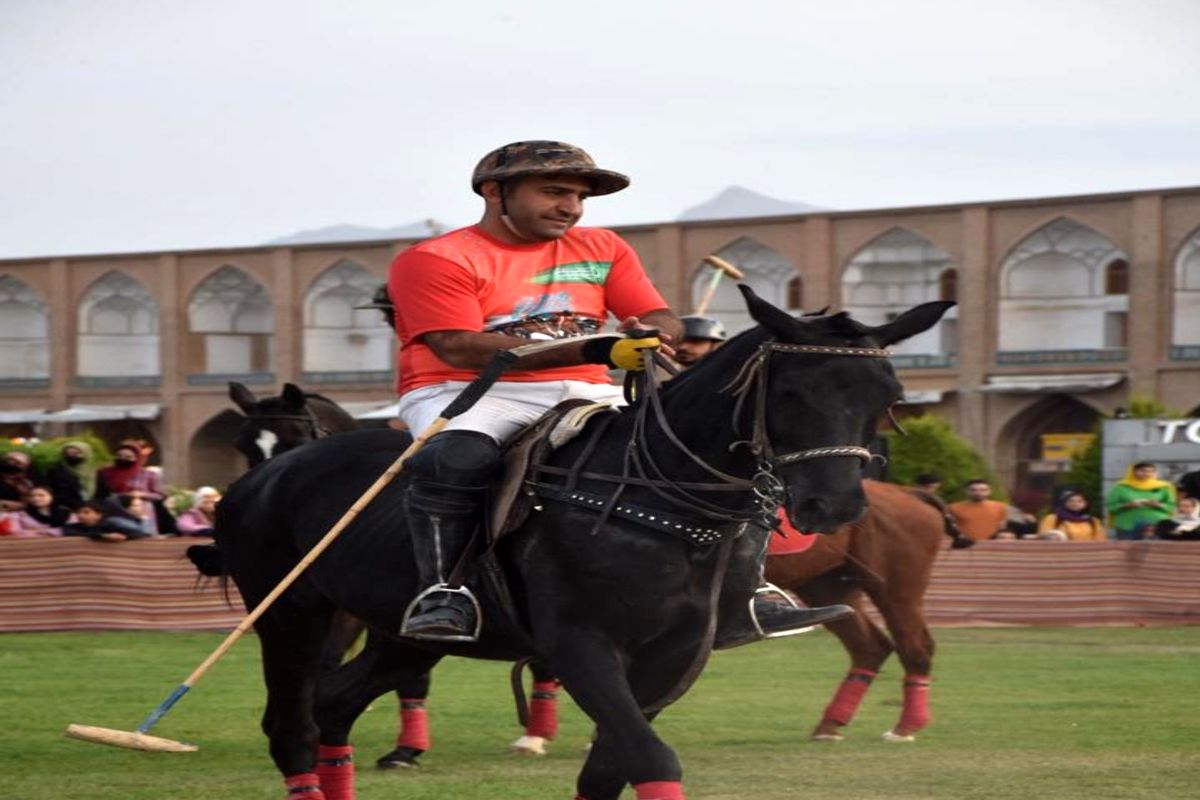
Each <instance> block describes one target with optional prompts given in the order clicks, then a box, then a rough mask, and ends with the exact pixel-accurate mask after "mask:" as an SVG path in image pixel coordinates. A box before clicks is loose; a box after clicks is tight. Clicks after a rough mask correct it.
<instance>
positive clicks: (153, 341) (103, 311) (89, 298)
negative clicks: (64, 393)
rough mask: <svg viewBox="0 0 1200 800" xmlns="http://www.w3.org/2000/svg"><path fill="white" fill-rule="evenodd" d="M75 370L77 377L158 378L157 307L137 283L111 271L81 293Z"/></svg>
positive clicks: (159, 370) (148, 293) (139, 283)
mask: <svg viewBox="0 0 1200 800" xmlns="http://www.w3.org/2000/svg"><path fill="white" fill-rule="evenodd" d="M77 371H78V374H79V375H80V376H81V377H137V376H155V375H159V374H160V372H161V367H160V362H159V335H158V303H156V302H155V301H154V298H153V297H151V296H150V292H148V291H146V287H145V286H143V285H142V284H141V282H140V281H137V280H134V279H133V278H131V277H129V276H128V275H126V274H125V273H123V272H110V273H108V274H107V275H105V276H104V277H102V278H101V279H100V280H98V281H96V282H95V283H93V284H92V285H91V287H90V288H89V289H88V290H87V293H86V294H84V296H83V299H82V300H81V301H80V303H79V368H78V370H77Z"/></svg>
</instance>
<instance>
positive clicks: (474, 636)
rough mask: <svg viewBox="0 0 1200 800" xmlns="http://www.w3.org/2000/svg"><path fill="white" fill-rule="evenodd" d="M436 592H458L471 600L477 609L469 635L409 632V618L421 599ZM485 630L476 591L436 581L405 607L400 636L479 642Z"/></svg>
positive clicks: (434, 640)
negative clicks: (429, 634) (435, 634)
mask: <svg viewBox="0 0 1200 800" xmlns="http://www.w3.org/2000/svg"><path fill="white" fill-rule="evenodd" d="M434 594H458V595H463V596H465V597H466V598H467V599H468V600H470V601H471V606H472V607H473V608H474V610H475V630H474V631H472V632H471V633H469V634H467V635H457V636H455V635H450V636H427V635H424V634H420V633H415V634H408V633H405V631H407V630H408V623H409V620H411V619H412V616H413V613H414V612H415V611H416V610H417V606H418V605H420V603H421V601H422V600H424V599H425V598H427V597H429V596H430V595H434ZM482 631H483V608H482V607H481V606H480V605H479V599H478V598H476V597H475V593H474V592H472V591H471V590H470V589H468V588H467V587H466V586H451V585H450V584H448V583H435V584H434V585H433V586H430V587H429V588H428V589H426V590H425V591H423V592H421V593H420V594H418V595H417V596H416V597H414V598H413V599H412V602H411V603H409V604H408V607H407V608H406V609H404V617H403V618H402V619H401V620H400V634H399V635H400V636H406V637H408V638H410V639H419V640H424V641H431V642H478V641H479V634H480V633H481V632H482Z"/></svg>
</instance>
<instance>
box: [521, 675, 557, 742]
mask: <svg viewBox="0 0 1200 800" xmlns="http://www.w3.org/2000/svg"><path fill="white" fill-rule="evenodd" d="M556 733H558V681H534V682H533V697H532V699H531V700H530V701H529V724H528V725H527V726H525V735H526V736H540V737H542V738H543V739H553V738H554V735H555V734H556Z"/></svg>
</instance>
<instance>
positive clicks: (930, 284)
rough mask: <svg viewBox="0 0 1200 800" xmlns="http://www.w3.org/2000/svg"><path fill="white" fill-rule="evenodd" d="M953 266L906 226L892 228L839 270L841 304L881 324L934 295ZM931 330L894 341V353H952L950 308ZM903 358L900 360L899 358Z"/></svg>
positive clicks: (859, 316)
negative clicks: (945, 316) (840, 271)
mask: <svg viewBox="0 0 1200 800" xmlns="http://www.w3.org/2000/svg"><path fill="white" fill-rule="evenodd" d="M947 271H953V266H952V262H951V260H950V256H949V255H948V254H947V253H946V251H944V250H942V249H941V248H940V247H938V246H937V245H935V244H934V243H933V242H931V241H930V240H929V239H927V238H925V237H924V236H922V235H921V234H919V233H915V232H913V231H911V230H909V229H908V228H899V227H897V228H891V229H889V230H887V231H885V232H883V233H881V234H879V235H878V236H876V237H875V238H874V239H871V240H870V241H869V242H867V243H866V244H865V245H863V246H862V247H861V248H860V249H859V250H858V252H856V253H855V254H854V255H853V256H851V258H850V260H849V261H847V262H846V265H845V267H844V268H843V269H842V304H843V306H844V307H845V309H846V310H847V311H849V312H850V313H851V314H852V315H854V317H855V319H858V320H859V321H860V322H863V323H866V324H868V325H882V324H883V323H885V322H887V321H889V320H891V319H894V318H895V317H896V316H897V315H898V314H900V313H902V312H904V311H906V310H908V309H909V308H911V307H913V306H915V305H918V304H919V303H925V302H929V301H931V300H937V299H938V298H939V296H940V295H941V292H942V282H941V278H942V275H943V274H944V273H946V272H947ZM948 321H949V324H947V320H946V319H943V320H942V321H941V322H939V323H938V324H937V325H935V326H934V327H933V328H932V329H930V330H928V331H925V332H924V333H922V334H920V335H918V336H914V337H913V338H912V339H909V340H907V341H905V342H902V343H900V344H898V345H896V346H895V347H894V348H893V349H894V351H895V352H896V353H897V354H900V355H903V354H921V355H935V354H948V353H952V352H953V351H954V350H955V349H956V347H955V344H956V342H955V341H954V339H956V336H955V335H954V328H955V325H956V324H957V320H956V314H955V313H954V311H953V310H952V311H951V313H950V314H949V315H948ZM901 363H902V362H901Z"/></svg>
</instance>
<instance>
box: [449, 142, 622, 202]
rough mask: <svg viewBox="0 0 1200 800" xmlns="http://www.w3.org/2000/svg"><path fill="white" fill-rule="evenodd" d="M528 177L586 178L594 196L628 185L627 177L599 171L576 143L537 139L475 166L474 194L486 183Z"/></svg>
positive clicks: (496, 152)
mask: <svg viewBox="0 0 1200 800" xmlns="http://www.w3.org/2000/svg"><path fill="white" fill-rule="evenodd" d="M528 175H571V176H577V177H580V178H587V179H588V180H590V181H591V182H592V195H593V196H597V195H602V194H612V193H613V192H619V191H621V190H622V189H624V188H625V187H626V186H628V185H629V178H628V177H626V176H625V175H622V174H621V173H619V172H613V171H612V170H607V169H600V168H599V167H597V166H596V162H595V161H593V160H592V157H591V156H589V155H588V154H587V153H585V152H584V151H583V150H582V149H581V148H578V147H576V146H575V145H573V144H567V143H566V142H551V141H542V140H535V141H529V142H513V143H512V144H506V145H504V146H503V147H498V148H496V149H495V150H493V151H492V152H490V153H488V154H487V155H486V156H484V157H483V159H482V160H481V161H480V162H479V163H478V164H477V165H476V166H475V172H474V173H473V174H472V175H471V188H472V189H473V190H474V191H475V194H482V192H480V191H479V187H480V186H482V185H483V184H484V183H486V182H487V181H506V180H510V179H512V178H524V177H526V176H528Z"/></svg>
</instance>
